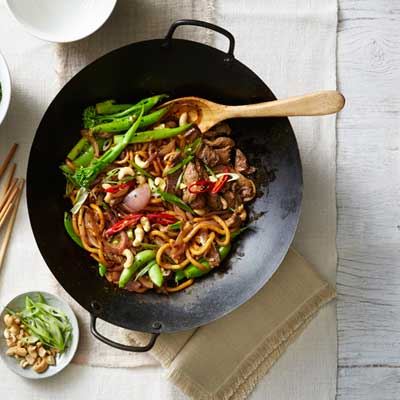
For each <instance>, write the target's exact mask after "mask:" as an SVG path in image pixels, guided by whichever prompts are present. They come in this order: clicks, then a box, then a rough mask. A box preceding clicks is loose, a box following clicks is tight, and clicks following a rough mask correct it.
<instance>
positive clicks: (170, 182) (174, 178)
mask: <svg viewBox="0 0 400 400" xmlns="http://www.w3.org/2000/svg"><path fill="white" fill-rule="evenodd" d="M181 172H182V171H180V170H179V171H176V172H174V173H173V174H171V175H167V176H166V178H165V180H166V183H167V186H166V189H165V190H166V191H167V192H168V193H173V194H175V195H177V196H179V195H180V194H181V192H182V191H181V189H179V188H176V184H177V183H178V179H179V176H180V174H181Z"/></svg>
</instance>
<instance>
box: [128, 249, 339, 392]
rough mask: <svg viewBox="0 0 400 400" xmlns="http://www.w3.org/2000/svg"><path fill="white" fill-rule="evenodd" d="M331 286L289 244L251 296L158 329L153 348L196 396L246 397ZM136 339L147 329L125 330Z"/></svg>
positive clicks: (141, 339) (326, 296)
mask: <svg viewBox="0 0 400 400" xmlns="http://www.w3.org/2000/svg"><path fill="white" fill-rule="evenodd" d="M334 297H335V291H334V290H333V289H332V288H331V287H330V286H329V284H328V283H327V282H325V281H324V280H323V279H321V278H320V277H319V276H318V274H317V273H316V272H314V270H313V269H312V268H311V266H310V264H309V263H308V262H307V261H306V260H305V259H304V258H303V257H302V256H301V255H300V254H299V253H297V252H296V251H295V250H294V249H290V250H289V252H288V254H287V255H286V257H285V260H284V261H283V263H282V265H281V266H280V267H279V269H278V271H277V272H276V273H275V274H274V275H273V277H272V279H271V280H270V281H269V282H268V283H267V284H266V285H265V286H264V288H263V289H261V290H260V291H259V292H258V293H257V294H256V295H255V296H254V297H253V298H252V299H251V300H250V301H248V302H247V303H245V304H244V305H242V306H241V307H239V308H238V309H237V310H235V311H234V312H232V313H231V314H229V315H228V316H226V317H224V318H222V319H220V320H217V321H215V322H212V323H211V324H209V325H206V326H204V327H201V328H199V329H197V330H196V331H189V332H183V333H179V334H170V335H167V334H166V335H161V337H160V338H159V339H158V340H157V342H156V345H155V347H154V349H153V350H152V351H151V354H152V355H153V356H154V357H155V358H156V359H157V360H159V361H160V363H161V365H162V366H163V367H164V368H166V369H167V376H168V378H169V379H170V380H171V381H172V382H173V383H174V384H175V385H176V386H177V387H179V388H180V389H181V390H182V391H183V392H184V393H186V394H187V395H189V396H190V397H192V398H194V399H196V400H203V399H204V400H206V399H207V400H212V399H215V400H222V399H223V400H228V399H230V400H241V399H245V398H246V397H247V396H248V394H249V393H250V392H251V391H252V389H253V388H254V386H255V385H256V384H257V382H258V381H259V380H260V379H261V378H262V377H263V376H264V375H265V374H266V373H267V371H268V370H269V369H270V368H271V367H272V365H273V364H274V363H275V361H276V360H277V359H278V358H279V356H280V355H281V354H282V353H283V352H284V351H285V349H286V348H287V347H288V346H289V345H290V344H291V343H292V342H293V340H294V339H295V338H296V337H297V336H298V335H299V334H300V333H301V332H302V331H303V330H304V328H305V327H306V325H307V323H308V322H309V321H310V319H311V318H312V316H313V315H314V313H316V312H317V311H318V309H319V308H320V307H322V306H323V305H324V304H325V303H327V302H328V301H330V300H331V299H333V298H334ZM128 337H129V339H130V340H131V341H132V342H133V343H136V344H141V345H144V344H145V343H147V342H148V335H146V334H143V333H137V332H133V333H130V334H129V335H128Z"/></svg>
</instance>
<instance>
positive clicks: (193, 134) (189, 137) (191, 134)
mask: <svg viewBox="0 0 400 400" xmlns="http://www.w3.org/2000/svg"><path fill="white" fill-rule="evenodd" d="M199 136H201V132H200V129H199V128H198V127H197V125H195V126H192V127H191V128H190V129H189V130H188V131H187V132H186V133H185V135H184V137H185V139H186V142H188V143H192V142H193V141H194V140H195V139H197V138H198V137H199Z"/></svg>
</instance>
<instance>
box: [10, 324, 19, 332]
mask: <svg viewBox="0 0 400 400" xmlns="http://www.w3.org/2000/svg"><path fill="white" fill-rule="evenodd" d="M10 333H12V334H13V335H18V333H19V326H18V325H14V324H13V325H11V327H10Z"/></svg>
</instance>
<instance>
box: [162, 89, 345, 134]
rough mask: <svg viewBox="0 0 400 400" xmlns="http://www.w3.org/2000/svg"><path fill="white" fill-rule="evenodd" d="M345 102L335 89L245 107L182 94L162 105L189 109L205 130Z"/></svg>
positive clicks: (333, 108)
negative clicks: (223, 123) (230, 121)
mask: <svg viewBox="0 0 400 400" xmlns="http://www.w3.org/2000/svg"><path fill="white" fill-rule="evenodd" d="M344 103H345V99H344V97H343V95H342V94H341V93H339V92H337V91H335V90H326V91H322V92H316V93H311V94H306V95H304V96H297V97H289V98H288V99H285V100H274V101H267V102H265V103H257V104H248V105H243V106H227V105H224V104H218V103H214V102H212V101H209V100H205V99H202V98H200V97H181V98H179V99H175V100H171V101H169V102H167V103H166V104H163V107H164V106H165V105H169V106H170V107H171V108H170V110H169V114H174V115H176V116H177V117H180V116H182V114H184V113H185V112H186V113H187V116H188V119H187V120H188V121H190V122H195V123H196V124H197V126H198V127H199V129H200V131H201V132H205V131H207V130H209V129H210V128H212V127H213V126H214V125H215V124H217V123H218V122H221V121H224V120H226V119H230V118H254V117H294V116H312V115H327V114H333V113H337V112H338V111H340V110H341V109H342V108H343V106H344ZM184 119H186V118H184ZM183 122H185V121H183Z"/></svg>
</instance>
